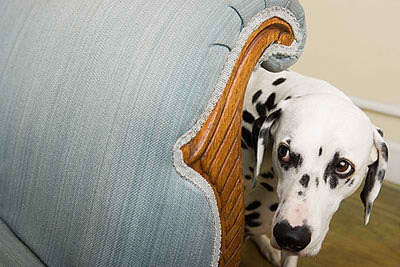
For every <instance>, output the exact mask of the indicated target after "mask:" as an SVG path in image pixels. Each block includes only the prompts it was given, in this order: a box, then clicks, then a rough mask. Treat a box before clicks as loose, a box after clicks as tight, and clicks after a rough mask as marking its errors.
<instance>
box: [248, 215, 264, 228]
mask: <svg viewBox="0 0 400 267" xmlns="http://www.w3.org/2000/svg"><path fill="white" fill-rule="evenodd" d="M258 218H260V214H259V213H257V212H253V213H250V214H247V215H245V216H244V221H245V224H246V225H248V226H250V227H256V226H259V225H261V224H260V223H259V222H255V221H254V220H256V219H258Z"/></svg>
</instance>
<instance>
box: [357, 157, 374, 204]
mask: <svg viewBox="0 0 400 267" xmlns="http://www.w3.org/2000/svg"><path fill="white" fill-rule="evenodd" d="M377 169H378V161H377V160H376V161H375V162H374V163H372V164H371V165H369V166H368V173H367V177H366V178H365V184H364V188H363V190H362V191H361V194H360V198H361V201H362V202H363V204H364V207H366V206H367V202H366V201H367V196H368V194H369V192H371V190H372V188H373V187H374V184H375V176H376V172H377Z"/></svg>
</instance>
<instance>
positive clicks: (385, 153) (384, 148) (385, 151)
mask: <svg viewBox="0 0 400 267" xmlns="http://www.w3.org/2000/svg"><path fill="white" fill-rule="evenodd" d="M381 150H382V158H383V159H384V160H385V161H386V162H387V161H388V159H389V154H388V148H387V146H386V144H385V143H382V147H381Z"/></svg>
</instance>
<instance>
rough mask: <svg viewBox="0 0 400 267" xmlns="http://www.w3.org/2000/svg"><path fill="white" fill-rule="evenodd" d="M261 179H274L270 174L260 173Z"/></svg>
mask: <svg viewBox="0 0 400 267" xmlns="http://www.w3.org/2000/svg"><path fill="white" fill-rule="evenodd" d="M260 176H261V177H262V178H265V179H272V178H274V174H273V173H272V172H264V173H261V175H260Z"/></svg>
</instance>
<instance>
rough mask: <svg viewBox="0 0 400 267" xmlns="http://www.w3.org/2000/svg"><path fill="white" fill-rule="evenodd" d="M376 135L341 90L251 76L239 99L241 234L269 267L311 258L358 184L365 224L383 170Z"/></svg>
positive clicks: (383, 152)
mask: <svg viewBox="0 0 400 267" xmlns="http://www.w3.org/2000/svg"><path fill="white" fill-rule="evenodd" d="M382 136H383V134H382V132H381V130H380V129H377V128H376V127H375V126H374V125H373V124H372V123H371V121H370V120H369V118H368V117H367V116H366V115H365V114H364V113H363V112H362V111H361V110H360V109H359V108H358V107H356V106H355V105H354V104H353V103H352V102H351V101H350V99H349V98H348V97H346V96H345V95H344V94H343V93H342V92H341V91H340V90H338V89H337V88H335V87H333V86H332V85H330V84H329V83H327V82H324V81H321V80H317V79H313V78H309V77H305V76H302V75H300V74H298V73H295V72H291V71H284V72H281V73H271V72H268V71H266V70H265V69H263V68H259V69H257V70H256V71H254V72H253V74H252V76H251V78H250V81H249V84H248V86H247V90H246V95H245V99H244V111H243V121H242V159H243V172H244V173H243V174H244V184H245V233H246V237H247V238H250V239H252V240H253V241H254V242H255V243H256V245H257V246H258V248H259V250H260V252H261V253H262V254H263V255H264V256H265V257H266V258H267V259H268V260H269V261H270V262H271V263H272V264H274V265H276V266H279V265H280V266H286V267H287V266H296V265H297V259H298V256H308V255H315V254H317V253H318V252H319V250H320V249H321V245H322V242H323V240H324V238H325V235H326V234H327V232H328V230H329V223H330V220H331V218H332V216H333V214H334V213H335V212H336V211H337V210H338V208H339V204H340V202H341V201H342V200H343V199H345V198H347V197H349V196H350V195H351V194H352V193H354V192H355V191H356V190H357V188H358V187H359V186H360V185H361V183H362V181H363V180H364V178H365V184H364V188H363V191H362V193H361V200H362V202H363V204H364V207H365V216H364V220H365V224H367V223H368V221H369V217H370V213H371V208H372V203H373V201H374V200H375V198H376V197H377V195H378V193H379V190H380V187H381V184H382V181H383V178H384V175H385V170H386V166H387V161H388V149H387V146H386V144H385V141H384V139H383V137H382Z"/></svg>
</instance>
